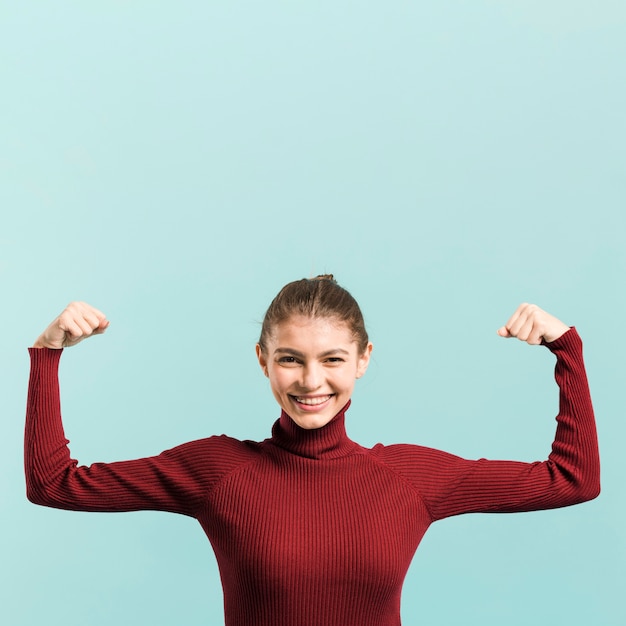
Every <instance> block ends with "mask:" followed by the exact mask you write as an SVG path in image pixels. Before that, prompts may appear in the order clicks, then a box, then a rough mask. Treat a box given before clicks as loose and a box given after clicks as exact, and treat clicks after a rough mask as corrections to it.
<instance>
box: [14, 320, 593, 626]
mask: <svg viewBox="0 0 626 626" xmlns="http://www.w3.org/2000/svg"><path fill="white" fill-rule="evenodd" d="M547 345H548V348H549V349H550V350H551V351H552V352H553V353H554V354H555V355H556V357H557V364H556V370H555V376H556V381H557V383H558V386H559V388H560V403H559V413H558V416H557V429H556V437H555V440H554V443H553V446H552V452H551V454H550V456H549V458H548V459H547V460H546V461H543V462H536V463H522V462H515V461H488V460H485V459H480V460H476V461H470V460H464V459H462V458H459V457H457V456H454V455H451V454H448V453H445V452H441V451H438V450H433V449H431V448H426V447H421V446H416V445H408V444H402V445H391V446H384V445H381V444H379V445H376V446H374V447H373V448H371V449H368V448H364V447H362V446H360V445H358V444H357V443H354V442H353V441H351V440H350V439H349V438H348V437H347V435H346V431H345V424H344V413H345V410H346V409H347V406H346V407H345V408H344V409H343V410H342V411H341V412H340V413H339V414H338V415H337V416H335V417H334V418H333V420H332V421H331V422H330V423H329V424H327V425H326V426H324V427H323V428H320V429H317V430H304V429H301V428H300V427H299V426H297V425H296V424H295V423H294V422H293V421H292V420H291V418H290V417H289V416H288V415H287V414H286V413H284V412H283V414H282V415H281V417H280V419H279V420H278V421H277V422H276V423H275V424H274V427H273V430H272V436H271V438H269V439H266V440H265V441H262V442H260V443H257V442H251V441H238V440H235V439H232V438H229V437H226V436H224V435H222V436H217V437H209V438H206V439H201V440H198V441H192V442H190V443H187V444H184V445H181V446H178V447H176V448H173V449H171V450H168V451H166V452H163V453H162V454H160V455H158V456H155V457H150V458H143V459H138V460H133V461H122V462H118V463H106V464H105V463H96V464H93V465H91V466H88V467H87V466H78V465H77V462H76V461H74V460H73V459H71V458H70V453H69V450H68V448H67V444H68V441H67V440H66V438H65V435H64V431H63V425H62V422H61V408H60V396H59V386H58V376H57V371H58V363H59V359H60V355H61V351H60V350H48V349H31V358H32V368H31V378H30V385H29V394H28V407H27V422H26V439H25V454H26V459H25V462H26V484H27V492H28V497H29V499H30V500H31V501H33V502H36V503H38V504H43V505H46V506H53V507H58V508H62V509H71V510H81V511H137V510H140V509H151V510H160V511H171V512H175V513H182V514H184V515H189V516H192V517H195V518H196V519H197V520H198V521H199V522H200V524H201V525H202V528H203V529H204V531H205V533H206V535H207V536H208V538H209V540H210V542H211V544H212V546H213V548H214V550H215V554H216V557H217V561H218V564H219V568H220V573H221V578H222V584H223V588H224V599H225V623H226V625H227V626H397V625H398V624H400V593H401V588H402V584H403V581H404V578H405V575H406V572H407V569H408V567H409V564H410V562H411V559H412V557H413V554H414V552H415V550H416V548H417V546H418V544H419V543H420V540H421V538H422V536H423V535H424V533H425V532H426V529H427V528H428V526H429V525H430V524H431V523H432V522H433V521H435V520H439V519H442V518H444V517H448V516H451V515H458V514H460V513H469V512H513V511H530V510H537V509H547V508H553V507H560V506H567V505H570V504H575V503H578V502H582V501H584V500H589V499H591V498H594V497H595V496H596V495H597V494H598V493H599V460H598V447H597V440H596V432H595V424H594V418H593V410H592V406H591V400H590V395H589V390H588V386H587V379H586V374H585V370H584V365H583V360H582V343H581V341H580V338H579V336H578V334H577V333H576V331H575V329H571V330H570V331H568V332H567V333H565V335H563V336H562V337H561V338H559V339H558V340H556V341H554V342H552V343H550V344H547ZM348 404H349V403H348Z"/></svg>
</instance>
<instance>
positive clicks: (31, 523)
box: [0, 0, 626, 626]
mask: <svg viewBox="0 0 626 626" xmlns="http://www.w3.org/2000/svg"><path fill="white" fill-rule="evenodd" d="M0 51H1V55H2V57H1V58H2V65H1V77H0V78H1V81H0V84H1V85H2V97H1V99H0V119H1V120H2V121H1V129H2V130H1V138H0V205H1V207H2V208H1V223H0V280H1V283H0V285H1V289H2V307H1V310H2V312H1V320H2V327H3V333H2V344H1V354H0V359H1V360H0V374H1V377H0V380H1V381H2V382H1V384H2V392H1V398H2V400H1V401H2V408H1V414H2V422H1V424H2V433H1V436H0V442H1V445H2V461H1V463H2V465H1V467H0V496H1V507H2V510H1V517H2V534H1V540H0V541H1V546H0V553H1V555H2V557H1V559H0V562H1V565H0V573H1V576H2V579H1V586H0V590H1V595H0V622H2V623H3V624H7V625H10V626H24V625H28V626H33V625H39V624H48V625H50V626H53V625H56V624H75V625H85V624H89V625H94V626H98V625H103V626H110V625H111V624H120V625H127V624H128V625H130V624H153V625H155V626H156V625H166V624H167V625H170V624H186V625H196V624H197V625H199V624H220V623H223V617H222V598H221V587H220V583H219V576H218V572H217V567H216V565H215V562H214V558H213V556H212V552H211V549H210V546H209V543H208V542H207V540H206V538H205V537H204V535H203V533H202V531H201V529H200V527H199V525H197V523H196V522H194V521H193V520H191V519H187V518H184V517H178V516H172V515H166V514H159V513H135V514H124V515H122V514H111V515H95V514H81V513H67V512H63V511H55V510H49V509H45V508H38V507H35V506H33V505H31V504H29V503H28V502H27V501H26V499H25V496H24V484H23V477H22V442H21V440H22V430H23V414H24V405H25V394H26V382H27V375H28V359H27V354H26V350H25V348H26V346H27V345H29V344H30V343H31V342H32V341H33V340H34V339H35V337H36V336H37V335H38V333H39V332H40V331H41V330H42V329H43V327H44V326H45V325H46V324H47V323H48V322H49V321H50V320H51V319H52V317H53V316H54V315H56V314H57V313H58V312H60V310H61V309H62V308H63V307H64V306H65V304H66V303H67V302H68V301H70V300H72V299H82V300H86V301H89V302H91V303H93V304H94V305H96V306H98V307H99V308H101V309H102V310H104V311H105V312H106V313H107V314H108V316H109V318H110V319H111V328H110V331H109V332H107V334H106V336H105V337H101V338H96V339H94V340H92V341H90V342H89V343H88V344H83V345H81V346H79V347H78V348H76V349H73V350H72V351H71V352H67V353H66V354H64V356H63V363H62V393H63V403H64V404H63V406H64V417H65V424H66V431H67V434H68V437H69V438H70V439H71V450H72V454H73V456H75V457H77V458H78V459H79V460H80V461H81V462H82V463H91V462H94V461H108V460H116V459H124V458H132V457H136V456H144V455H148V454H154V453H157V452H159V451H160V450H162V449H164V448H168V447H171V446H173V445H175V444H178V443H181V442H183V441H185V440H189V439H193V438H198V437H203V436H207V435H210V434H215V433H222V432H226V433H228V434H230V435H233V436H236V437H240V438H251V439H263V438H265V437H266V436H267V435H268V434H269V429H270V426H271V424H272V422H273V421H274V419H275V418H276V417H277V415H278V408H277V407H276V406H275V404H274V401H273V399H272V397H271V394H270V393H269V390H268V389H267V381H266V379H265V378H264V377H263V376H262V375H261V373H260V371H259V370H258V366H257V364H256V362H255V358H254V343H255V340H256V339H257V336H258V331H259V325H258V322H259V321H260V320H261V318H262V316H263V313H264V310H265V308H266V307H267V305H268V304H269V301H270V300H271V298H272V297H273V296H274V294H275V292H276V291H277V290H278V289H279V288H280V287H281V286H282V285H283V284H284V283H285V282H288V281H290V280H293V279H296V278H300V277H302V276H309V275H313V274H317V273H323V272H333V273H334V274H335V276H336V277H337V278H338V279H339V281H340V282H341V283H342V284H344V285H345V286H346V287H348V288H349V289H350V290H351V291H352V292H353V293H354V295H355V296H356V297H357V299H358V300H359V301H360V303H361V305H362V307H363V309H364V312H365V315H366V318H367V323H368V326H369V330H370V334H371V337H372V339H373V341H374V343H375V352H374V362H373V364H372V366H371V367H370V370H369V372H368V373H367V376H366V377H365V378H364V379H363V380H362V381H359V384H358V386H357V391H356V393H355V397H354V404H353V407H352V409H351V410H350V413H349V424H348V426H349V433H350V435H351V436H352V437H353V438H354V439H356V440H357V441H359V442H361V443H363V444H364V445H371V444H373V443H375V442H377V441H383V442H385V443H391V442H398V441H407V442H415V443H421V444H424V445H430V446H434V447H439V448H443V449H446V450H449V451H451V452H455V453H457V454H460V455H463V456H467V457H479V456H487V457H491V458H515V459H520V460H535V459H541V458H545V456H546V455H547V453H548V452H549V445H550V442H551V437H552V434H553V430H554V421H553V417H554V415H555V414H556V408H557V393H556V388H555V385H554V383H553V380H552V368H553V358H552V357H551V355H550V354H549V353H548V351H547V350H545V349H542V348H531V347H528V346H525V345H522V344H520V343H518V342H510V341H505V340H501V339H499V338H498V337H497V336H496V334H495V331H496V329H497V328H498V326H500V325H501V324H502V323H503V322H504V321H506V319H507V318H508V316H509V315H510V313H511V312H512V311H513V310H514V308H515V307H516V306H517V304H518V303H519V302H520V301H524V300H526V301H534V302H537V303H538V304H540V305H541V306H543V307H544V308H546V309H548V310H549V311H551V312H553V313H554V314H556V315H557V316H559V317H562V318H563V319H564V320H565V321H566V322H568V323H570V324H575V325H576V326H577V327H578V329H579V332H580V333H581V335H582V336H583V338H584V341H585V349H586V359H587V364H588V372H589V378H590V382H591V385H592V392H593V397H594V402H595V406H596V411H597V416H598V428H599V434H600V438H601V451H602V460H603V493H602V495H601V497H600V498H599V499H598V500H595V501H593V502H590V503H587V504H584V505H581V506H579V507H575V508H570V509H564V510H558V511H551V512H541V513H532V514H521V515H514V516H487V515H477V516H465V517H459V518H455V519H450V520H446V521H444V522H441V523H439V524H436V525H434V526H433V527H432V528H431V530H430V531H429V533H428V534H427V536H426V538H425V540H424V542H423V544H422V546H421V547H420V549H419V550H418V553H417V556H416V558H415V560H414V563H413V566H412V569H411V570H410V573H409V576H408V578H407V581H406V584H405V588H404V597H403V620H404V623H406V624H409V625H410V624H425V625H428V626H449V625H451V624H481V625H482V626H489V625H494V626H495V625H497V626H501V625H502V624H507V625H508V626H515V625H518V626H528V625H529V624H533V625H534V626H542V625H543V624H559V625H561V624H567V625H568V626H578V625H580V626H589V625H590V624H592V625H594V626H618V625H623V624H624V623H626V609H625V608H624V603H623V591H624V588H625V587H626V568H625V557H626V530H625V528H626V524H625V521H624V517H625V515H626V505H625V499H624V490H625V487H624V484H625V478H626V476H625V471H624V467H623V456H624V452H623V449H622V447H623V441H624V439H625V437H626V427H625V425H624V423H625V421H624V403H623V398H622V394H623V390H624V378H625V376H624V374H625V368H624V365H623V362H624V352H625V348H626V346H625V342H624V330H623V323H624V313H625V308H626V307H625V304H626V302H625V297H624V272H625V269H626V268H625V264H626V250H625V244H624V241H625V234H626V229H625V226H626V217H625V208H626V202H625V201H626V183H625V176H624V174H625V160H626V154H625V152H626V151H625V148H624V146H625V145H626V124H625V118H624V111H626V87H625V85H626V81H625V78H626V77H625V71H624V59H625V58H626V9H624V5H623V3H622V2H618V1H609V0H600V1H598V2H595V3H588V2H582V1H581V0H576V1H569V2H564V1H560V0H559V1H555V2H550V3H542V2H539V1H537V0H532V1H526V2H522V1H520V0H511V1H509V2H507V3H500V2H494V1H487V0H483V1H480V0H479V1H474V2H463V1H461V2H451V1H449V0H444V1H441V2H429V3H424V2H422V3H418V2H397V1H393V2H377V3H374V2H369V3H367V4H363V3H357V2H349V1H345V0H339V1H337V0H334V1H333V2H329V1H326V0H318V1H316V2H304V1H295V0H294V1H291V2H287V1H276V0H270V1H269V2H264V3H258V2H257V3H252V2H244V1H242V2H229V3H226V2H220V3H217V2H212V3H205V2H198V1H194V0H187V1H183V2H177V3H160V2H156V3H155V2H139V1H137V2H132V3H130V2H121V1H113V2H106V3H105V2H92V3H90V5H89V6H84V3H79V2H69V1H65V2H59V3H45V2H44V3H21V5H19V6H18V3H10V4H9V3H4V4H3V7H2V8H1V9H0Z"/></svg>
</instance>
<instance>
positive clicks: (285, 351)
mask: <svg viewBox="0 0 626 626" xmlns="http://www.w3.org/2000/svg"><path fill="white" fill-rule="evenodd" d="M274 352H279V353H280V354H290V355H291V356H297V357H299V358H301V359H303V358H304V357H305V355H304V353H302V352H299V351H298V350H294V349H293V348H276V350H274ZM331 354H347V355H348V356H349V355H350V353H349V352H348V351H347V350H344V349H343V348H333V349H332V350H325V351H324V352H320V353H319V354H318V355H317V358H318V359H320V358H323V357H325V356H330V355H331Z"/></svg>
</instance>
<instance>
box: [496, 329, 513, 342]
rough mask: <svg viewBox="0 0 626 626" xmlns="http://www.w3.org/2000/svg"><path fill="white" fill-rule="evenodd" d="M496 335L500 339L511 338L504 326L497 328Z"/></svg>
mask: <svg viewBox="0 0 626 626" xmlns="http://www.w3.org/2000/svg"><path fill="white" fill-rule="evenodd" d="M498 335H500V337H506V338H507V339H508V338H509V337H512V335H511V333H510V332H509V331H508V330H507V329H506V326H502V327H500V328H498Z"/></svg>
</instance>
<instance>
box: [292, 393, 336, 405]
mask: <svg viewBox="0 0 626 626" xmlns="http://www.w3.org/2000/svg"><path fill="white" fill-rule="evenodd" d="M291 397H292V398H293V399H294V400H295V401H296V402H297V403H298V404H306V405H307V406H318V405H320V404H324V403H325V402H328V400H330V399H331V398H332V397H333V396H332V394H331V395H327V396H317V397H315V398H307V397H306V396H291Z"/></svg>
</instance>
